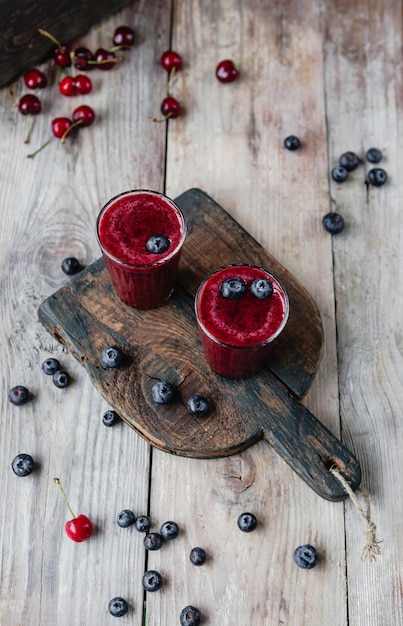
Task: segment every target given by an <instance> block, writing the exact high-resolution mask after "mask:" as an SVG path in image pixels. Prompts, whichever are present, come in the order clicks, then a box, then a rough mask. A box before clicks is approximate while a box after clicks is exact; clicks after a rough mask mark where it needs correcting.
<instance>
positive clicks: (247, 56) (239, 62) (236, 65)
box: [234, 48, 257, 67]
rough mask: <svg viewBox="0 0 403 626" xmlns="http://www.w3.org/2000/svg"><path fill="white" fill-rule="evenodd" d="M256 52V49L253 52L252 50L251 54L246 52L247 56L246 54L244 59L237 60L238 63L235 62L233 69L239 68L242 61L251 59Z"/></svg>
mask: <svg viewBox="0 0 403 626" xmlns="http://www.w3.org/2000/svg"><path fill="white" fill-rule="evenodd" d="M256 52H257V48H255V49H254V50H252V51H251V52H248V54H246V55H245V56H244V57H242V58H241V59H239V61H237V62H236V63H234V65H235V67H239V65H241V63H243V62H244V61H246V59H249V57H251V56H252V55H253V54H256Z"/></svg>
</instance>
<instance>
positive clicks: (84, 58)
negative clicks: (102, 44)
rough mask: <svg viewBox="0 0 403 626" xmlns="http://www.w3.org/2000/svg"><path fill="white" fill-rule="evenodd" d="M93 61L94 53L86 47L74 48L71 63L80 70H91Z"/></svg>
mask: <svg viewBox="0 0 403 626" xmlns="http://www.w3.org/2000/svg"><path fill="white" fill-rule="evenodd" d="M88 61H91V63H88ZM93 61H95V59H94V55H93V54H92V52H91V50H88V48H84V47H80V48H76V49H75V50H74V56H73V64H74V67H76V68H77V69H78V70H80V72H84V71H87V72H89V71H90V70H93V69H94V67H95V65H94V63H93Z"/></svg>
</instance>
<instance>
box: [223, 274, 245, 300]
mask: <svg viewBox="0 0 403 626" xmlns="http://www.w3.org/2000/svg"><path fill="white" fill-rule="evenodd" d="M220 289H221V295H222V296H223V297H224V298H227V300H239V299H240V298H242V297H243V296H244V295H245V294H246V292H247V290H248V287H247V285H246V282H245V281H244V280H243V278H238V277H237V276H232V277H231V278H227V280H224V282H223V283H222V284H221V288H220Z"/></svg>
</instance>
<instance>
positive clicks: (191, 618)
mask: <svg viewBox="0 0 403 626" xmlns="http://www.w3.org/2000/svg"><path fill="white" fill-rule="evenodd" d="M200 622H201V613H200V611H199V609H196V607H194V606H191V605H190V604H189V606H186V607H185V608H184V609H182V611H181V615H180V623H181V626H199V624H200Z"/></svg>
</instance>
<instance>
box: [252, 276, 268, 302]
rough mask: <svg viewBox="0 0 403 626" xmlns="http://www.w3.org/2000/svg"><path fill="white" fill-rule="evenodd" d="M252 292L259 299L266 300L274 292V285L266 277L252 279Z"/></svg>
mask: <svg viewBox="0 0 403 626" xmlns="http://www.w3.org/2000/svg"><path fill="white" fill-rule="evenodd" d="M250 290H251V293H253V295H254V296H256V298H259V300H265V299H266V298H268V297H269V296H271V295H272V293H273V285H272V283H271V282H270V281H269V280H266V278H256V279H255V280H254V281H252V283H251V286H250Z"/></svg>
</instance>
